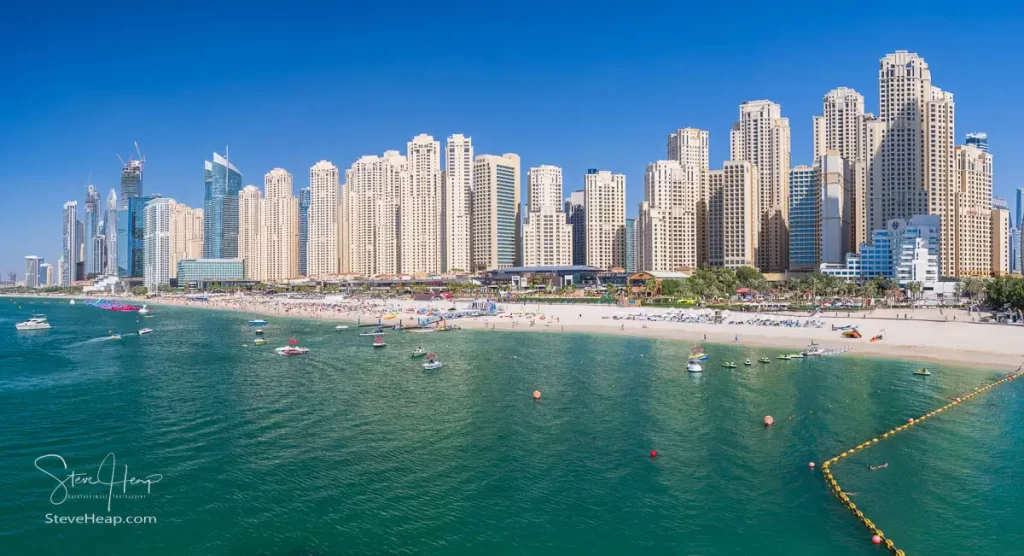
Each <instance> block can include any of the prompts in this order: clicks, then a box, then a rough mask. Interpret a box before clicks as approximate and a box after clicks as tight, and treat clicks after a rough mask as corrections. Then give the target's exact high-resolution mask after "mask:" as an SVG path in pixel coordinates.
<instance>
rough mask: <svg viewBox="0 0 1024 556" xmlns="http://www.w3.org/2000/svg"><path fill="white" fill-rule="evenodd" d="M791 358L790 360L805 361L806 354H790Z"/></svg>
mask: <svg viewBox="0 0 1024 556" xmlns="http://www.w3.org/2000/svg"><path fill="white" fill-rule="evenodd" d="M789 358H790V359H803V358H804V354H802V353H790V354H789Z"/></svg>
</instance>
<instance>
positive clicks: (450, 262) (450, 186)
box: [441, 133, 475, 272]
mask: <svg viewBox="0 0 1024 556" xmlns="http://www.w3.org/2000/svg"><path fill="white" fill-rule="evenodd" d="M444 153H445V170H444V187H443V188H442V190H441V212H442V214H441V222H442V226H441V244H442V246H443V248H442V250H441V259H442V263H443V264H442V268H441V269H442V270H443V271H444V272H453V271H456V270H461V271H463V272H466V271H469V270H470V268H471V267H472V262H471V260H470V259H471V249H472V237H471V235H472V229H473V172H474V170H473V166H474V164H475V160H474V158H473V140H472V139H471V138H469V137H465V136H463V135H461V134H458V133H456V134H455V135H451V136H449V137H448V140H447V142H446V143H445V148H444Z"/></svg>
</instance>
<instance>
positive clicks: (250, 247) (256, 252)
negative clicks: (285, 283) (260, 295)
mask: <svg viewBox="0 0 1024 556" xmlns="http://www.w3.org/2000/svg"><path fill="white" fill-rule="evenodd" d="M263 218H264V201H263V198H262V196H261V194H260V188H258V187H256V186H255V185H247V186H245V187H244V188H242V191H241V192H239V194H238V258H239V259H242V260H243V261H245V278H246V279H247V280H256V281H264V280H266V279H267V278H266V273H267V269H266V263H267V250H266V241H265V238H264V237H263V234H262V233H261V232H262V231H263V229H264V228H263Z"/></svg>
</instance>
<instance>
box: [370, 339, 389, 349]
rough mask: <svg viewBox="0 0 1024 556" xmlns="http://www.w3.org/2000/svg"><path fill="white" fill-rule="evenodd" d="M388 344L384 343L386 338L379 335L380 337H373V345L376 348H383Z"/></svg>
mask: <svg viewBox="0 0 1024 556" xmlns="http://www.w3.org/2000/svg"><path fill="white" fill-rule="evenodd" d="M386 345H387V344H385V343H384V338H380V337H378V338H374V339H373V347H375V348H382V347H384V346H386Z"/></svg>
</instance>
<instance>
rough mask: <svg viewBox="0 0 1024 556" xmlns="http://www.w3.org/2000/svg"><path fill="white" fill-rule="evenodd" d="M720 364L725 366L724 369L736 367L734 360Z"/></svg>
mask: <svg viewBox="0 0 1024 556" xmlns="http://www.w3.org/2000/svg"><path fill="white" fill-rule="evenodd" d="M722 366H723V367H725V368H726V369H735V368H736V362H735V361H726V362H725V363H722Z"/></svg>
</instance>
